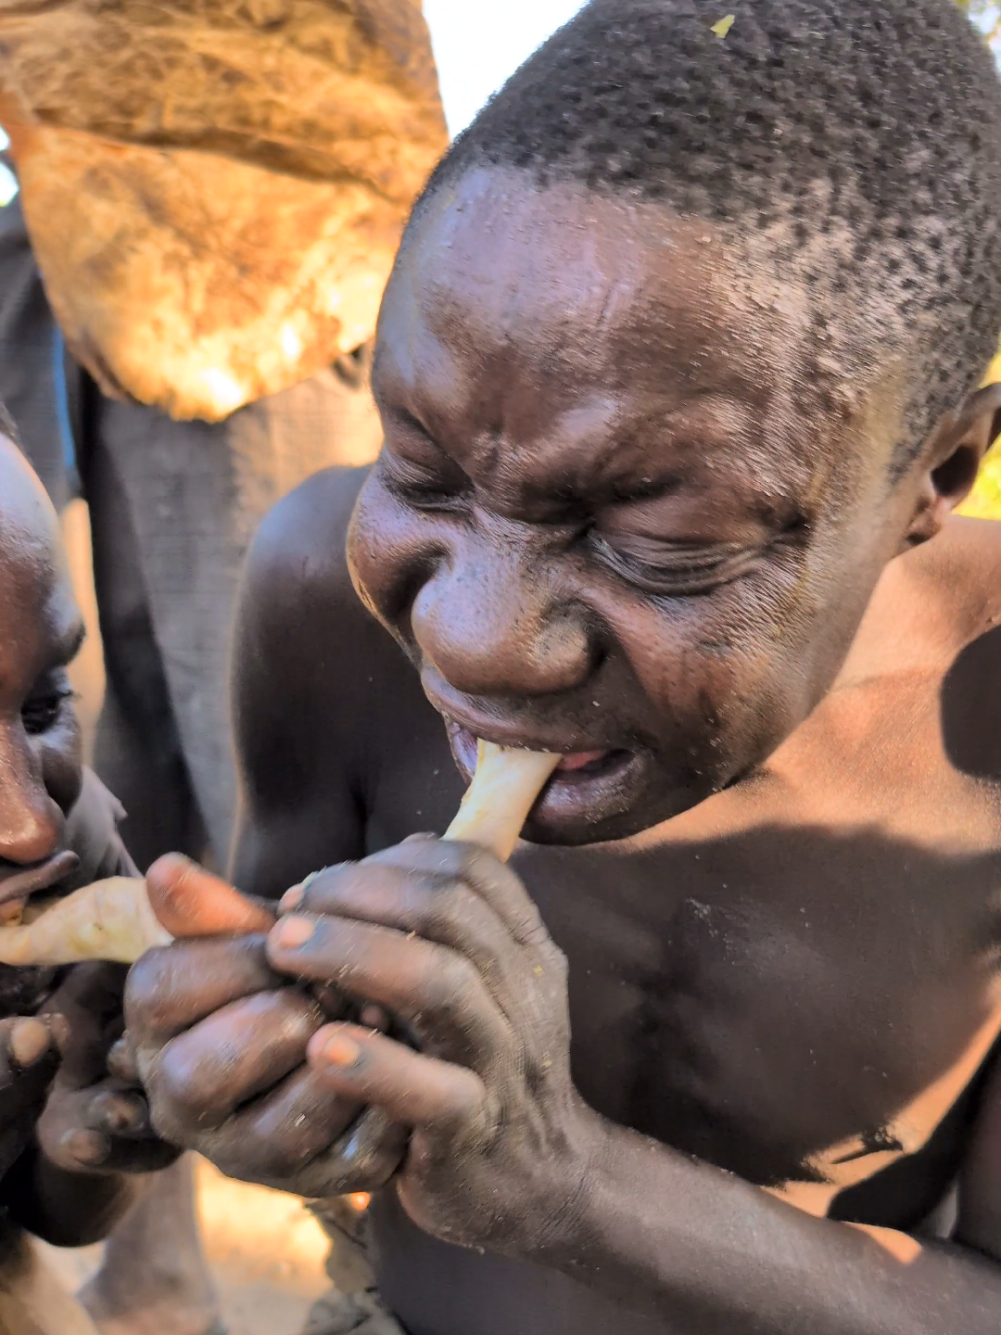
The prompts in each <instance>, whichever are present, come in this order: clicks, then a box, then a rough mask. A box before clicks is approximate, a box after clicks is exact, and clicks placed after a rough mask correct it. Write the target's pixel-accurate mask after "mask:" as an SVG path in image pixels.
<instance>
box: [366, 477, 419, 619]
mask: <svg viewBox="0 0 1001 1335" xmlns="http://www.w3.org/2000/svg"><path fill="white" fill-rule="evenodd" d="M369 486H371V492H369ZM432 529H433V524H432V523H431V522H430V521H429V522H427V523H421V522H419V520H418V518H417V517H416V516H415V515H414V514H413V512H412V511H411V510H410V509H409V508H408V507H407V506H404V505H402V504H401V503H400V502H398V501H397V500H395V498H393V497H392V496H391V495H390V494H389V493H388V492H386V490H385V489H384V488H383V487H381V486H378V485H377V484H375V483H370V484H367V485H366V488H365V490H364V491H363V492H362V495H361V498H360V500H359V502H358V506H357V509H356V510H355V514H354V517H353V519H352V521H351V527H350V530H349V533H348V543H347V557H348V569H349V571H350V573H351V580H352V583H353V584H354V586H355V590H356V591H357V593H358V595H359V597H360V598H361V600H362V602H363V603H364V604H365V606H366V607H367V608H368V609H369V611H370V612H372V613H373V615H375V616H376V617H378V619H379V620H380V621H381V622H382V623H383V625H385V626H386V627H387V628H388V629H390V630H393V631H396V630H398V629H399V627H400V623H401V622H402V621H405V620H406V618H407V615H408V613H409V609H410V606H411V604H412V602H413V599H414V595H415V594H416V592H417V590H418V589H419V588H420V586H421V584H422V583H423V582H424V581H425V580H426V579H427V578H428V576H429V575H430V573H431V571H432V569H433V566H434V564H435V561H436V559H440V556H441V545H440V544H437V543H432V541H431V539H430V534H431V532H432Z"/></svg>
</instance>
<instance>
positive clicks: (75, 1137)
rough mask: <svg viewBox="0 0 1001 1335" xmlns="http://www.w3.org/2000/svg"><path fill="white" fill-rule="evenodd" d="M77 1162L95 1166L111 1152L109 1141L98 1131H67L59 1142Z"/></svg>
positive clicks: (102, 1161)
mask: <svg viewBox="0 0 1001 1335" xmlns="http://www.w3.org/2000/svg"><path fill="white" fill-rule="evenodd" d="M60 1143H61V1145H62V1146H63V1148H64V1149H66V1150H67V1151H68V1152H69V1154H70V1155H71V1156H72V1157H73V1158H74V1159H76V1161H77V1163H82V1164H87V1165H88V1166H90V1167H92V1168H96V1167H97V1166H98V1165H99V1164H102V1163H104V1161H105V1159H107V1157H108V1155H109V1154H110V1153H111V1141H110V1140H109V1139H108V1137H107V1136H104V1135H102V1134H101V1132H100V1131H67V1132H66V1134H65V1135H64V1136H63V1138H62V1141H61V1142H60Z"/></svg>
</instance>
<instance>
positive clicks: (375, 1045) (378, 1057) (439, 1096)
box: [308, 1024, 486, 1129]
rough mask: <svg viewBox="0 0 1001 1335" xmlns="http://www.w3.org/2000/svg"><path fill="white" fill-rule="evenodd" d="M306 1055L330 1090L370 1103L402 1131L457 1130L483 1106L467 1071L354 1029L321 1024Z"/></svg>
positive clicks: (478, 1084) (479, 1087) (482, 1093)
mask: <svg viewBox="0 0 1001 1335" xmlns="http://www.w3.org/2000/svg"><path fill="white" fill-rule="evenodd" d="M308 1056H309V1064H310V1066H311V1067H312V1068H313V1070H314V1071H316V1072H317V1073H318V1074H319V1075H321V1076H322V1077H323V1079H324V1081H325V1082H326V1083H327V1084H328V1085H329V1086H330V1087H331V1088H332V1089H335V1090H336V1091H337V1092H338V1093H340V1094H349V1095H352V1096H353V1097H355V1098H357V1099H358V1100H359V1102H361V1103H371V1104H375V1105H376V1106H377V1107H379V1108H381V1109H382V1110H383V1111H384V1112H385V1113H386V1115H387V1116H388V1117H389V1118H390V1119H391V1120H392V1121H393V1122H397V1123H399V1124H400V1125H402V1126H416V1127H429V1128H430V1127H433V1128H436V1129H440V1128H441V1127H444V1126H456V1125H460V1124H464V1123H468V1122H469V1121H470V1120H471V1119H472V1118H475V1117H476V1116H478V1115H479V1114H480V1113H481V1111H482V1109H483V1108H484V1106H485V1102H486V1090H485V1088H484V1085H483V1082H482V1080H480V1078H479V1076H477V1075H475V1074H474V1073H473V1072H472V1071H469V1070H466V1068H465V1067H462V1066H453V1065H452V1064H451V1063H450V1062H443V1061H438V1060H437V1059H436V1058H434V1057H425V1056H422V1055H421V1054H420V1053H416V1052H412V1051H411V1050H410V1048H405V1047H404V1046H403V1045H402V1044H400V1043H397V1042H395V1041H394V1040H393V1039H391V1038H386V1037H385V1036H384V1035H383V1034H373V1033H372V1032H371V1031H370V1030H366V1029H362V1028H361V1027H360V1026H359V1025H352V1024H331V1025H326V1026H325V1027H324V1028H323V1029H321V1030H320V1031H319V1032H318V1033H316V1034H314V1035H313V1037H312V1039H310V1043H309V1050H308Z"/></svg>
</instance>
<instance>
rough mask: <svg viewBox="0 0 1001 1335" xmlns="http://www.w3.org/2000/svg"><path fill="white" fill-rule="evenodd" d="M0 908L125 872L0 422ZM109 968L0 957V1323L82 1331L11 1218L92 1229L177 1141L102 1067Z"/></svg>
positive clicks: (67, 632)
mask: <svg viewBox="0 0 1001 1335" xmlns="http://www.w3.org/2000/svg"><path fill="white" fill-rule="evenodd" d="M0 427H2V434H0V920H2V921H9V920H10V919H11V917H12V915H13V914H15V913H16V912H17V911H18V910H19V909H20V907H21V906H23V904H24V902H25V901H26V899H27V898H28V897H29V896H30V895H31V894H33V893H35V892H38V891H45V892H46V893H50V894H51V893H54V892H56V891H58V890H62V889H65V890H66V891H67V892H69V891H70V890H73V889H75V888H76V887H77V886H79V885H86V884H88V883H89V882H91V881H94V880H98V879H100V878H101V877H104V876H113V875H132V876H134V875H137V874H138V873H137V872H136V869H135V866H134V864H133V863H132V861H131V859H130V858H129V856H128V854H127V853H126V851H125V848H124V845H123V844H122V841H121V839H120V838H119V836H118V831H117V822H118V819H119V818H120V816H121V808H120V807H119V806H118V803H117V802H116V801H115V799H114V798H113V797H112V796H111V794H110V793H109V792H108V791H107V789H105V788H104V787H103V786H102V785H101V784H100V783H99V782H98V780H97V779H96V778H95V777H94V775H93V774H91V773H89V772H85V771H84V770H83V768H82V765H81V762H80V734H79V728H78V726H77V721H76V717H75V713H74V708H73V694H72V691H71V689H70V686H69V681H68V678H67V675H66V667H67V664H68V663H69V662H70V661H71V660H72V658H73V657H74V655H75V653H76V651H77V649H78V648H79V646H80V642H81V640H82V638H83V627H82V623H81V620H80V614H79V612H78V610H77V608H76V605H75V603H74V601H73V594H72V590H71V587H70V583H69V579H68V577H67V574H66V571H65V569H64V565H63V559H62V555H61V547H60V538H59V524H58V520H57V518H56V515H55V511H54V510H53V508H52V505H51V503H50V502H49V500H48V498H47V497H46V495H45V492H44V490H43V488H42V485H41V483H40V482H39V480H38V478H37V477H36V476H35V474H34V473H33V472H32V470H31V468H30V467H29V465H28V463H27V461H26V460H25V458H24V457H23V455H22V454H21V453H20V451H19V450H18V449H17V448H16V446H15V445H14V444H13V441H12V438H11V437H12V433H13V427H12V426H11V424H10V422H9V420H8V419H7V418H6V415H5V414H3V416H2V420H0ZM123 984H124V971H123V970H122V969H120V968H117V967H113V966H105V965H86V966H81V967H78V968H74V969H70V970H65V969H62V970H55V969H14V968H10V967H8V966H6V965H3V966H0V1205H2V1207H3V1210H2V1218H0V1330H2V1331H3V1332H4V1335H21V1332H22V1331H24V1332H25V1335H27V1332H31V1335H35V1332H37V1331H39V1330H41V1331H42V1332H43V1335H50V1332H51V1335H78V1332H81V1333H83V1332H88V1331H89V1332H93V1329H94V1328H93V1327H92V1326H91V1324H90V1321H89V1318H87V1316H86V1314H85V1313H84V1311H83V1309H82V1308H79V1307H77V1306H76V1305H75V1304H74V1303H72V1301H71V1300H70V1299H69V1297H68V1295H65V1296H61V1295H60V1293H59V1286H58V1284H56V1283H54V1282H52V1281H51V1280H43V1279H42V1278H41V1277H40V1276H39V1274H38V1271H37V1262H36V1261H35V1259H34V1258H33V1255H32V1252H31V1250H30V1248H29V1247H28V1245H27V1243H26V1241H25V1235H24V1230H25V1229H27V1230H29V1231H30V1232H32V1233H34V1234H36V1235H37V1236H39V1237H43V1238H46V1239H48V1240H49V1241H50V1242H53V1243H56V1244H58V1245H61V1246H78V1245H81V1244H84V1243H87V1242H93V1241H96V1240H97V1239H99V1238H101V1237H103V1236H104V1234H105V1233H106V1232H107V1230H108V1229H109V1228H110V1227H111V1225H112V1224H114V1223H115V1221H116V1220H117V1219H118V1218H119V1217H120V1216H121V1215H122V1214H123V1212H124V1211H125V1210H126V1209H127V1208H128V1207H129V1205H130V1204H132V1202H133V1201H134V1200H135V1199H136V1193H137V1189H138V1185H139V1181H140V1179H139V1178H138V1177H137V1176H136V1174H137V1173H138V1172H141V1171H146V1170H155V1169H161V1168H164V1167H166V1166H167V1165H168V1164H170V1163H171V1162H172V1161H173V1160H174V1159H175V1158H176V1157H177V1153H178V1152H177V1151H176V1150H175V1149H173V1148H172V1147H170V1146H167V1145H165V1144H163V1143H162V1142H161V1141H159V1140H157V1139H156V1137H155V1136H153V1134H152V1133H151V1131H150V1129H149V1123H148V1119H147V1116H146V1109H145V1107H144V1105H143V1102H142V1100H141V1099H137V1097H136V1096H135V1095H134V1094H133V1093H130V1092H129V1091H128V1090H127V1089H125V1087H124V1086H123V1085H122V1083H121V1081H119V1080H115V1079H113V1078H112V1077H111V1076H110V1075H109V1074H108V1070H107V1058H108V1053H109V1049H110V1046H111V1044H112V1042H113V1040H114V1039H115V1038H116V1037H117V1035H118V1034H120V1032H121V1029H122V1002H121V996H122V988H123Z"/></svg>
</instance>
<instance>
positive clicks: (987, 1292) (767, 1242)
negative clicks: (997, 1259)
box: [522, 1119, 1001, 1335]
mask: <svg viewBox="0 0 1001 1335" xmlns="http://www.w3.org/2000/svg"><path fill="white" fill-rule="evenodd" d="M596 1120H597V1119H596ZM596 1137H597V1143H598V1147H599V1148H598V1150H597V1152H596V1154H595V1156H594V1161H593V1163H592V1164H591V1165H590V1166H589V1167H590V1171H589V1172H588V1174H587V1177H588V1178H589V1181H588V1184H587V1186H586V1187H585V1188H582V1190H581V1194H580V1195H579V1196H578V1197H577V1199H576V1202H575V1205H574V1206H573V1207H572V1208H571V1209H570V1210H568V1212H567V1218H565V1219H563V1220H561V1221H560V1223H559V1225H558V1226H557V1228H556V1229H555V1230H554V1232H553V1233H552V1234H551V1235H550V1236H549V1237H548V1239H547V1240H546V1241H545V1242H544V1244H543V1247H542V1249H541V1252H540V1251H539V1250H536V1249H526V1250H525V1251H524V1252H523V1253H522V1255H523V1256H524V1259H528V1260H533V1261H535V1262H539V1263H542V1264H545V1265H548V1266H551V1267H554V1268H556V1269H559V1270H562V1271H564V1272H565V1273H566V1274H569V1275H571V1276H573V1277H574V1278H576V1279H578V1280H579V1281H581V1282H582V1283H585V1284H587V1285H589V1286H590V1287H592V1288H595V1289H599V1290H601V1291H602V1292H604V1293H605V1294H607V1295H608V1296H610V1297H612V1298H614V1299H616V1300H618V1301H620V1302H624V1303H627V1304H628V1305H629V1306H631V1307H634V1308H636V1309H637V1310H641V1311H644V1312H646V1313H648V1314H651V1315H656V1316H657V1317H659V1318H660V1319H661V1320H662V1321H664V1323H665V1325H666V1327H667V1329H669V1330H671V1331H672V1332H675V1331H676V1332H677V1335H724V1332H725V1335H765V1333H766V1332H767V1335H804V1332H807V1331H808V1332H809V1333H810V1335H944V1332H947V1331H948V1332H951V1331H962V1332H963V1335H996V1332H997V1330H998V1328H999V1325H1001V1267H999V1266H997V1265H996V1264H995V1263H994V1262H992V1261H989V1260H987V1259H986V1258H984V1257H981V1256H979V1255H978V1254H977V1253H973V1252H969V1251H964V1250H962V1249H960V1248H957V1247H950V1246H939V1245H937V1244H935V1245H929V1246H925V1247H924V1248H923V1249H921V1250H920V1251H918V1252H917V1253H916V1254H915V1255H914V1258H913V1259H912V1260H909V1261H908V1262H906V1263H905V1262H902V1261H900V1260H898V1259H896V1258H895V1257H894V1256H893V1255H891V1253H890V1251H888V1250H887V1249H886V1248H885V1247H884V1246H882V1245H881V1244H880V1243H879V1242H877V1241H875V1240H874V1239H873V1238H871V1237H869V1236H867V1235H866V1234H864V1233H863V1232H861V1231H860V1230H858V1229H855V1228H852V1227H850V1226H848V1225H845V1224H839V1223H835V1222H832V1221H828V1220H822V1219H814V1218H812V1217H810V1216H809V1215H806V1214H803V1213H801V1212H800V1211H799V1210H796V1209H795V1208H794V1207H792V1206H790V1205H786V1204H785V1203H784V1202H781V1201H778V1200H776V1199H775V1198H774V1197H772V1196H770V1195H769V1194H768V1193H767V1192H764V1191H761V1190H759V1189H758V1188H757V1187H753V1186H750V1185H749V1184H747V1183H746V1182H743V1181H742V1180H740V1179H739V1178H736V1177H733V1176H731V1175H729V1174H727V1173H724V1172H722V1171H721V1170H719V1169H716V1168H712V1167H710V1166H709V1165H706V1164H703V1163H699V1162H698V1161H695V1160H693V1159H689V1158H686V1157H684V1156H683V1155H680V1154H677V1153H675V1152H674V1151H672V1150H669V1149H666V1148H665V1147H663V1146H661V1145H659V1144H657V1143H656V1142H654V1141H651V1140H647V1139H646V1138H645V1137H642V1136H639V1135H636V1134H634V1133H631V1132H627V1131H623V1130H621V1129H619V1128H617V1127H611V1126H609V1125H608V1124H604V1127H603V1129H602V1130H598V1131H596ZM582 1176H583V1175H582ZM911 1250H913V1249H911Z"/></svg>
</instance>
